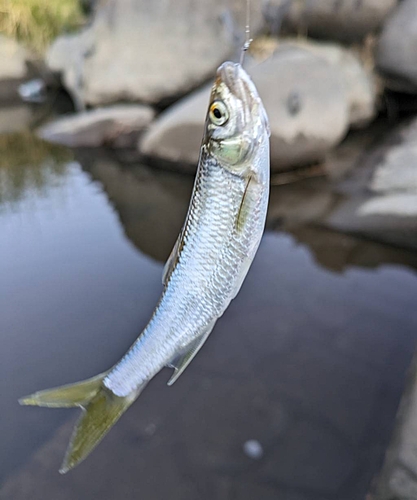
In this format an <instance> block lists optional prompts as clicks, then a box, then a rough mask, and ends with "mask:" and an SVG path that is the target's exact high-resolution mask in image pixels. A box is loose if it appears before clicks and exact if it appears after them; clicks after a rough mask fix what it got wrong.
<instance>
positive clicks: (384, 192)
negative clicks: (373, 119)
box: [325, 119, 417, 249]
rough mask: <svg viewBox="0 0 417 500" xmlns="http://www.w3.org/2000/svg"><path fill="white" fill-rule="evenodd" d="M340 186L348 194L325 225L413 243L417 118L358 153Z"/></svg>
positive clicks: (416, 210) (407, 244) (416, 227)
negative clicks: (357, 162) (353, 168)
mask: <svg viewBox="0 0 417 500" xmlns="http://www.w3.org/2000/svg"><path fill="white" fill-rule="evenodd" d="M341 188H342V189H343V191H344V192H345V194H348V195H349V197H348V198H344V199H342V200H341V202H340V203H339V204H338V205H337V206H336V207H335V208H334V210H333V211H332V213H331V214H330V215H329V217H327V219H326V221H325V223H326V225H328V226H330V227H331V228H333V229H336V230H339V231H346V232H352V233H358V234H362V235H364V236H366V237H368V238H373V239H376V240H380V241H383V242H386V243H391V244H395V245H398V246H404V247H408V248H414V249H417V119H414V120H413V121H411V122H410V123H409V124H407V125H405V126H402V127H400V129H398V130H397V131H396V132H395V133H393V134H391V135H389V136H388V137H387V138H386V139H385V141H384V143H383V144H382V145H380V146H378V147H377V148H375V149H374V150H373V151H371V152H369V153H368V154H367V155H366V156H364V157H363V158H362V160H361V168H360V169H359V168H358V169H356V171H354V173H353V174H352V175H351V176H350V178H349V179H348V180H347V181H346V182H345V183H343V184H342V185H341Z"/></svg>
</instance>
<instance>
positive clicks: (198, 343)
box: [168, 320, 216, 385]
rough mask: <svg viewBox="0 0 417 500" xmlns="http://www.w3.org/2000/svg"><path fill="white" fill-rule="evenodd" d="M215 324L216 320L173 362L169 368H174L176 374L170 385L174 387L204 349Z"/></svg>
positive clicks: (169, 381)
mask: <svg viewBox="0 0 417 500" xmlns="http://www.w3.org/2000/svg"><path fill="white" fill-rule="evenodd" d="M215 324H216V320H215V321H213V322H212V323H210V325H209V326H208V327H207V328H206V330H204V332H203V333H202V334H201V335H200V336H199V337H197V338H196V339H195V340H193V341H192V342H191V344H189V345H188V346H187V347H186V349H185V350H184V351H183V352H182V353H181V354H180V355H179V356H177V357H176V358H175V359H173V360H172V362H171V363H170V364H169V367H171V368H174V373H173V374H172V377H171V378H170V379H169V380H168V385H172V384H173V383H174V382H175V381H176V380H177V379H178V378H179V376H180V375H181V374H182V372H183V371H184V370H185V369H186V368H187V366H188V365H189V364H190V363H191V361H192V360H193V359H194V357H195V355H196V354H197V353H198V351H199V350H200V349H201V348H202V347H203V344H204V342H205V341H206V340H207V337H208V336H209V335H210V333H211V331H212V330H213V328H214V325H215Z"/></svg>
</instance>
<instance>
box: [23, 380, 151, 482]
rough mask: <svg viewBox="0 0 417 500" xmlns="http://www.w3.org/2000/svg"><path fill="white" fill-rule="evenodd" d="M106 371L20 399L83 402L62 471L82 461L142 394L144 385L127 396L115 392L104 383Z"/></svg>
mask: <svg viewBox="0 0 417 500" xmlns="http://www.w3.org/2000/svg"><path fill="white" fill-rule="evenodd" d="M105 376H106V373H103V374H101V375H98V376H96V377H93V378H90V379H88V380H84V381H83V382H79V383H77V384H70V385H64V386H62V387H57V388H55V389H48V390H46V391H39V392H35V393H34V394H32V395H30V396H26V397H24V398H21V399H19V403H20V404H22V405H32V406H47V407H49V408H69V407H73V406H79V407H80V408H82V410H83V413H82V415H81V417H80V419H79V420H78V422H77V425H76V426H75V429H74V432H73V434H72V437H71V441H70V443H69V446H68V449H67V452H66V454H65V458H64V462H63V464H62V466H61V469H60V470H59V472H60V473H61V474H65V473H66V472H68V471H69V470H70V469H72V468H74V467H75V466H76V465H78V464H79V463H80V462H82V461H83V460H84V459H85V458H86V457H87V456H88V455H89V454H90V453H91V451H93V449H94V448H95V447H96V446H97V445H98V443H99V442H100V441H101V440H102V439H103V437H104V436H105V435H106V434H107V432H108V431H109V430H110V428H111V427H112V426H113V425H114V424H115V423H116V422H117V420H119V418H120V417H121V415H122V414H123V413H124V412H125V411H126V410H127V409H128V408H129V406H130V405H131V404H132V403H133V402H134V401H135V399H136V398H137V397H138V396H139V394H140V392H141V390H142V389H143V387H141V388H140V390H137V391H135V392H134V393H132V394H130V395H129V396H126V397H118V396H115V395H114V394H113V393H112V392H111V391H110V390H109V389H107V388H106V387H105V386H104V384H103V379H104V377H105Z"/></svg>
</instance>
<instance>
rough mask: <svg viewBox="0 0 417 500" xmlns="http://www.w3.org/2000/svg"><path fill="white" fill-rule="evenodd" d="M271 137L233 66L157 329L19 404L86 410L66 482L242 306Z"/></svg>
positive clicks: (166, 282) (219, 95)
mask: <svg viewBox="0 0 417 500" xmlns="http://www.w3.org/2000/svg"><path fill="white" fill-rule="evenodd" d="M269 136H270V132H269V124H268V118H267V115H266V112H265V109H264V106H263V103H262V101H261V98H260V97H259V94H258V92H257V90H256V87H255V85H254V83H253V82H252V80H251V78H250V77H249V75H248V73H247V72H246V71H245V70H244V69H243V67H242V66H241V64H239V63H233V62H229V61H228V62H224V63H223V64H222V65H221V66H220V67H219V68H218V70H217V74H216V79H215V82H214V85H213V88H212V90H211V94H210V101H209V107H208V111H207V115H206V121H205V126H204V133H203V140H202V144H201V149H200V157H199V161H198V166H197V172H196V177H195V181H194V187H193V191H192V195H191V200H190V205H189V208H188V212H187V215H186V218H185V222H184V225H183V227H182V229H181V231H180V234H179V236H178V239H177V241H176V243H175V245H174V248H173V249H172V252H171V254H170V256H169V258H168V260H167V262H166V264H165V267H164V270H163V280H162V281H163V291H162V294H161V297H160V299H159V302H158V304H157V306H156V308H155V310H154V312H153V314H152V317H151V318H150V320H149V323H148V324H147V326H146V327H145V329H144V330H143V331H142V333H141V334H140V335H139V337H138V338H137V340H136V341H135V342H134V343H133V345H132V346H131V347H130V349H129V350H128V351H127V353H126V354H125V355H124V356H123V357H122V358H121V360H120V361H119V362H117V363H116V364H115V365H114V366H113V367H112V368H111V369H109V370H108V371H106V372H103V373H101V374H99V375H97V376H95V377H93V378H90V379H88V380H84V381H82V382H78V383H75V384H69V385H64V386H61V387H57V388H54V389H47V390H43V391H39V392H35V393H34V394H32V395H30V396H26V397H24V398H22V399H20V400H19V402H20V403H21V404H22V405H34V406H45V407H49V408H63V407H80V408H81V409H82V414H81V416H80V418H79V420H78V423H77V424H76V426H75V428H74V431H73V435H72V437H71V440H70V443H69V445H68V449H67V452H66V454H65V458H64V461H63V464H62V466H61V469H60V472H61V473H66V472H68V471H69V470H70V469H72V468H73V467H75V466H76V465H78V464H79V463H80V462H81V461H82V460H84V459H85V458H86V457H87V455H89V454H90V452H91V451H92V450H93V449H94V448H95V447H96V446H97V445H98V443H99V442H100V441H101V440H102V439H103V437H104V436H105V435H106V434H107V432H108V431H109V430H110V428H111V427H112V426H113V425H114V424H115V423H116V422H117V421H118V419H119V418H120V417H121V415H122V414H123V413H124V412H125V411H126V410H127V409H128V408H129V407H130V406H131V405H132V403H133V402H134V401H135V400H136V399H137V398H138V396H139V395H140V393H141V392H142V391H143V389H144V388H145V387H146V385H147V384H148V382H149V381H150V380H151V379H152V378H153V377H154V376H155V375H156V374H157V373H158V372H159V371H160V370H161V369H162V368H164V367H171V368H173V369H174V371H173V374H172V376H171V378H170V379H169V381H168V385H172V384H173V383H174V382H175V381H176V380H177V379H178V378H179V377H180V375H181V374H182V373H183V372H184V370H185V369H186V368H187V366H188V365H189V364H190V362H191V361H192V360H193V359H194V357H195V356H196V354H197V353H198V351H199V350H200V349H201V347H202V346H203V344H204V343H205V341H206V340H207V338H208V336H209V335H210V333H211V331H212V330H213V328H214V326H215V324H216V322H217V320H218V319H219V318H220V317H221V316H222V315H223V313H224V312H225V310H226V309H227V307H228V306H229V304H230V302H231V301H232V300H233V299H234V298H235V297H236V295H237V293H238V292H239V290H240V288H241V286H242V283H243V281H244V279H245V277H246V275H247V273H248V271H249V268H250V266H251V264H252V261H253V259H254V257H255V254H256V252H257V249H258V247H259V244H260V241H261V238H262V235H263V232H264V228H265V220H266V213H267V206H268V198H269V189H270V187H269V184H270V182H269V177H270V159H269V149H270V146H269Z"/></svg>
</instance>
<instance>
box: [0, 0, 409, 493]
mask: <svg viewBox="0 0 417 500" xmlns="http://www.w3.org/2000/svg"><path fill="white" fill-rule="evenodd" d="M245 9H246V0H153V1H150V0H118V1H117V0H97V1H94V0H90V1H89V0H83V1H79V0H59V1H58V0H0V31H1V35H0V298H1V300H0V332H1V334H0V335H1V337H0V338H1V348H0V381H1V395H2V400H1V412H0V424H1V445H0V496H1V498H2V499H4V500H23V499H25V500H29V499H30V500H45V499H54V500H75V499H76V500H83V499H93V498H94V499H96V498H97V499H102V500H107V499H118V498H124V499H126V500H129V499H136V498H141V499H146V500H156V499H161V498H170V499H172V500H177V499H178V500H180V499H181V500H196V499H210V500H213V499H216V500H217V499H219V500H223V499H231V500H240V499H242V500H249V499H257V500H270V499H279V500H356V499H357V500H359V499H367V500H412V499H417V480H416V478H417V451H416V450H417V378H416V368H415V366H416V363H415V362H413V355H414V351H415V346H416V339H417V274H416V268H417V117H416V114H417V2H416V1H415V0H398V1H397V0H292V1H291V0H265V1H261V0H251V3H250V24H251V36H252V38H253V39H254V40H253V42H252V45H251V47H250V50H249V53H248V55H247V57H246V60H245V67H246V68H247V70H248V72H249V73H250V74H251V76H252V77H253V80H254V81H255V83H256V85H257V87H258V89H259V92H260V95H261V97H262V99H263V101H264V103H265V106H266V110H267V113H268V116H269V120H270V125H271V173H272V179H271V200H270V206H269V212H268V220H267V229H266V232H265V236H264V238H263V241H262V243H261V246H260V249H259V252H258V254H257V257H256V259H255V261H254V264H253V266H252V268H251V270H250V272H249V275H248V278H247V280H246V281H245V284H244V286H243V288H242V291H241V292H240V294H239V295H238V297H237V298H236V300H234V301H233V303H232V304H231V306H230V308H229V309H228V310H227V311H226V313H225V315H224V316H223V317H222V318H221V320H220V321H219V322H218V324H217V326H216V328H215V331H214V332H213V334H212V335H211V337H210V339H209V340H208V342H207V344H206V345H205V347H204V349H203V350H202V351H201V353H199V355H198V356H197V357H196V359H195V360H194V361H193V363H192V365H190V367H189V368H188V369H187V372H186V374H185V375H184V376H183V377H181V379H180V380H179V381H178V382H177V383H176V384H175V385H174V386H173V387H172V388H167V387H166V381H167V380H168V378H169V372H168V370H163V371H162V372H161V373H160V374H159V375H158V376H157V377H156V378H155V379H154V380H153V381H152V383H151V384H149V387H148V388H147V390H146V391H145V392H144V394H143V395H142V396H141V398H140V400H139V401H138V402H137V403H136V404H135V405H134V406H133V407H132V408H131V409H129V411H128V412H127V413H126V415H124V416H123V418H122V419H121V421H120V422H119V423H118V424H117V426H116V427H115V428H114V429H113V430H112V431H111V432H110V434H109V435H108V436H107V437H106V439H105V440H104V441H103V443H102V444H101V445H100V446H99V447H98V448H97V450H96V451H95V452H94V453H93V454H92V455H91V456H90V457H89V458H88V460H87V461H86V462H85V463H83V464H82V465H81V466H80V467H78V468H77V469H76V470H74V471H72V472H70V473H69V474H67V475H66V476H60V475H59V474H58V472H57V470H58V468H59V465H60V463H61V460H62V458H63V455H64V451H65V448H66V446H67V442H68V440H69V437H70V434H71V429H72V427H73V424H74V422H75V420H76V418H77V416H78V412H77V411H72V410H71V411H70V410H54V411H52V410H47V409H42V408H23V407H19V406H18V404H17V399H18V398H19V397H20V396H22V395H25V394H29V393H31V392H33V391H36V390H39V389H42V388H49V387H52V386H57V385H61V384H64V383H69V382H74V381H77V380H81V379H84V378H87V377H90V376H93V375H95V374H97V373H99V372H102V371H104V370H106V369H107V368H108V367H110V366H111V365H112V364H113V363H115V362H116V361H117V360H118V359H119V358H120V356H121V355H122V354H123V353H124V352H125V351H126V349H127V348H128V347H129V346H130V344H131V343H132V342H133V341H134V339H135V338H136V337H137V335H138V334H139V333H140V331H141V329H142V328H143V327H144V325H145V324H146V322H147V320H148V319H149V316H150V314H151V313H152V310H153V308H154V306H155V304H156V301H157V299H158V297H159V294H160V292H161V287H162V286H161V274H162V268H163V264H164V262H165V260H166V258H167V257H168V255H169V252H170V250H171V248H172V246H173V244H174V241H175V240H176V237H177V234H178V232H179V230H180V228H181V226H182V222H183V220H184V217H185V213H186V210H187V207H188V202H189V198H190V193H191V189H192V184H193V175H194V174H195V169H196V163H197V159H198V152H199V146H200V141H201V137H202V132H203V125H204V119H205V113H206V107H207V103H208V98H209V91H210V86H211V84H212V81H213V77H214V75H215V71H216V68H217V66H218V65H219V64H221V63H222V62H223V61H224V60H226V59H231V60H234V61H238V59H239V56H240V48H241V45H242V43H243V41H244V36H245V19H246V12H245Z"/></svg>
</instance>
